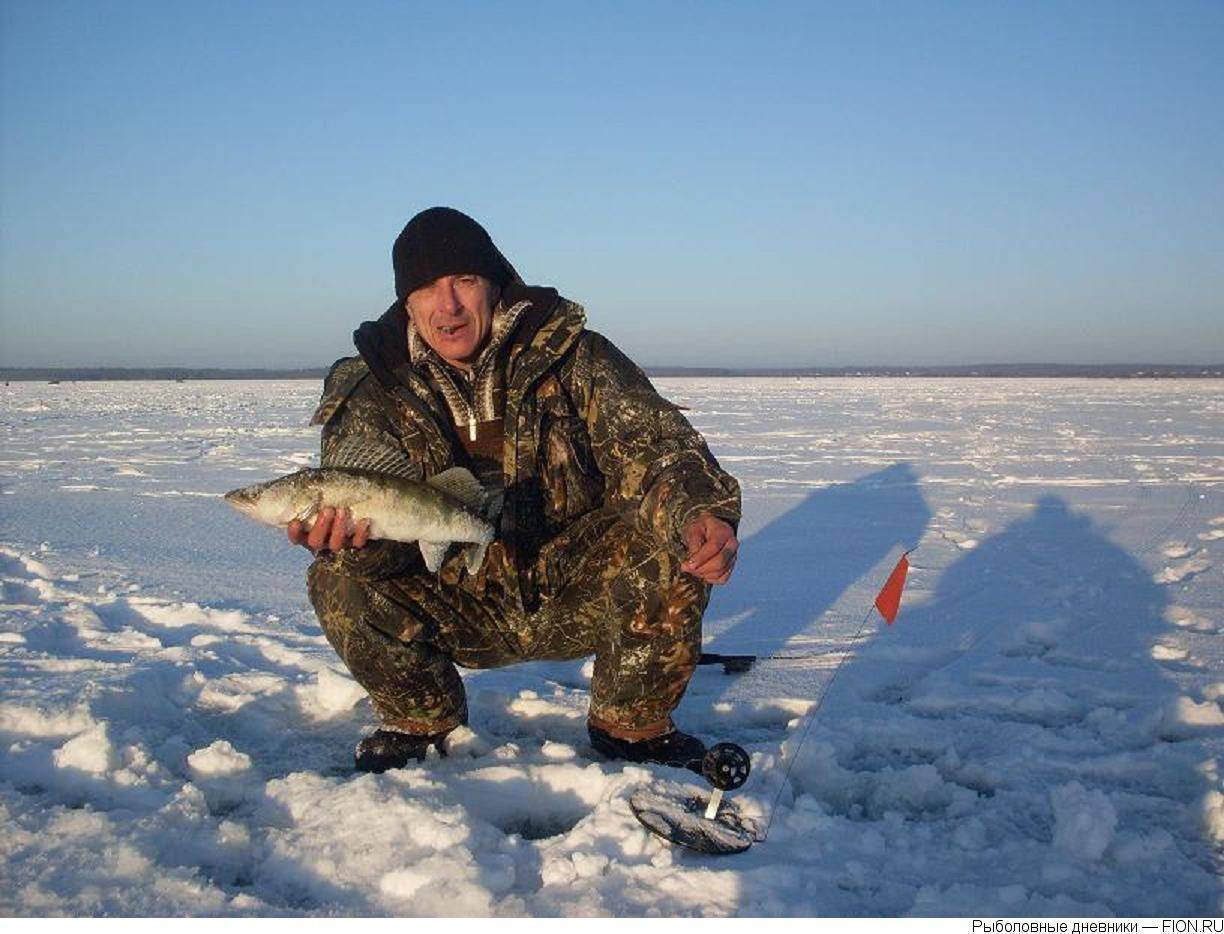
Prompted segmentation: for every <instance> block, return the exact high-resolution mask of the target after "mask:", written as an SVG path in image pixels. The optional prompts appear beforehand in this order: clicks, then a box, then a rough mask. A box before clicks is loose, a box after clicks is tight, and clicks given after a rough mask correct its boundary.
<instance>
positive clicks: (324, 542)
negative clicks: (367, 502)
mask: <svg viewBox="0 0 1224 934" xmlns="http://www.w3.org/2000/svg"><path fill="white" fill-rule="evenodd" d="M369 540H370V520H369V519H362V520H361V521H360V522H358V523H357V524H356V526H354V525H353V523H352V517H351V516H350V515H349V511H348V510H347V509H341V510H335V509H332V508H331V507H330V506H329V507H327V508H326V509H324V510H323V511H321V512H320V513H319V515H318V516H317V517H316V518H315V521H314V523H313V524H312V525H309V526H308V525H306V523H304V522H301V521H300V520H298V519H294V520H293V521H292V522H290V523H289V541H290V542H292V543H293V544H294V545H303V546H305V547H306V548H309V549H310V550H311V551H314V552H318V551H320V550H322V549H324V548H326V549H327V550H328V551H339V550H340V549H341V548H364V547H365V544H366V542H368V541H369Z"/></svg>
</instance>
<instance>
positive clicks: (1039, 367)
mask: <svg viewBox="0 0 1224 934" xmlns="http://www.w3.org/2000/svg"><path fill="white" fill-rule="evenodd" d="M646 372H647V373H648V374H649V375H650V376H663V377H667V376H707V377H709V376H773V377H788V376H790V377H805V376H806V377H832V376H841V377H846V376H926V377H958V376H967V377H972V376H984V377H1062V378H1072V377H1091V378H1104V379H1136V378H1152V377H1156V378H1160V379H1205V378H1216V379H1218V378H1222V377H1224V363H1215V364H1204V365H1198V366H1192V365H1189V364H1176V363H1102V364H1079V363H980V364H972V365H962V366H835V367H828V366H826V367H787V368H767V367H759V368H756V367H754V368H740V367H684V366H655V367H646ZM326 375H327V369H326V368H325V367H304V368H302V369H297V370H233V369H222V368H219V367H216V368H189V367H0V379H3V380H4V381H5V382H9V381H25V382H29V381H46V382H53V381H58V382H65V381H68V382H70V381H74V380H82V381H84V380H176V381H185V380H199V379H313V380H321V379H322V378H323V377H324V376H326Z"/></svg>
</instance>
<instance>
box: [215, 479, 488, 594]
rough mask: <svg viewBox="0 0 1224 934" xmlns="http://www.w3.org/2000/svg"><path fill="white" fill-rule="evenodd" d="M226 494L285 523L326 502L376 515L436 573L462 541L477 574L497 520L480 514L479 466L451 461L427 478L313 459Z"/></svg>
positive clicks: (373, 533) (259, 515) (245, 509)
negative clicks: (325, 464)
mask: <svg viewBox="0 0 1224 934" xmlns="http://www.w3.org/2000/svg"><path fill="white" fill-rule="evenodd" d="M224 498H225V501H226V502H227V503H229V504H230V505H231V506H233V507H234V508H235V509H237V510H238V511H239V512H240V513H242V514H243V515H245V516H249V517H250V518H252V519H254V520H256V521H257V522H262V523H264V524H265V525H272V526H280V527H281V528H284V527H285V526H287V525H289V523H290V522H292V521H294V520H298V521H307V520H309V519H311V518H312V517H313V516H316V515H318V513H319V512H320V511H321V510H323V509H325V508H327V507H331V508H333V509H347V510H348V511H349V514H350V515H351V517H352V521H353V522H354V523H357V522H360V521H361V520H363V519H367V520H369V523H370V537H371V538H379V539H389V540H391V541H397V542H416V543H417V544H418V545H419V546H420V549H421V557H422V558H424V559H425V567H427V568H428V569H429V570H430V571H431V572H434V573H436V572H437V570H438V568H440V567H441V566H442V561H443V559H444V558H445V557H446V552H447V550H448V549H449V548H450V546H451V544H453V543H455V542H460V543H464V544H465V545H466V552H465V562H466V565H467V569H468V571H469V572H470V573H472V574H475V573H476V572H477V571H478V570H479V569H480V565H481V564H482V563H483V562H484V556H485V549H486V548H487V547H488V545H489V543H490V542H492V541H493V537H494V530H493V526H492V525H491V524H490V523H489V522H487V521H485V519H484V518H482V517H481V516H480V514H479V510H480V507H481V505H482V504H483V502H484V499H485V491H484V488H483V487H482V486H481V484H480V481H479V480H477V479H476V477H475V476H473V475H472V472H471V471H469V470H467V469H466V468H463V467H452V468H450V469H449V470H444V471H442V472H441V473H439V474H436V475H434V476H433V477H430V478H429V479H428V480H426V481H425V482H423V483H422V482H419V481H417V480H411V479H408V478H407V477H403V476H396V475H393V474H390V473H377V472H374V471H369V470H355V469H351V468H342V467H307V468H305V469H303V470H299V471H296V472H295V473H291V474H288V475H286V476H284V477H278V478H277V479H275V480H269V481H267V482H266V483H256V484H253V485H251V486H246V487H242V488H241V489H237V490H230V491H229V492H228V493H226V494H225V497H224Z"/></svg>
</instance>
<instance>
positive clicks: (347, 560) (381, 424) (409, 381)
mask: <svg viewBox="0 0 1224 934" xmlns="http://www.w3.org/2000/svg"><path fill="white" fill-rule="evenodd" d="M509 306H515V313H516V321H515V324H514V327H513V332H512V333H510V334H509V335H508V337H507V338H506V339H505V340H504V341H503V343H502V344H501V347H500V350H499V352H498V361H497V365H498V366H500V367H502V368H504V369H503V370H502V372H501V373H500V374H499V376H500V377H501V385H502V386H504V402H503V406H504V419H503V424H502V428H503V431H504V441H503V450H502V465H503V483H504V503H503V507H502V511H501V517H500V525H499V531H498V536H497V540H496V541H494V542H493V543H492V544H491V545H490V547H489V549H488V553H487V557H486V559H485V563H484V565H483V567H482V568H481V570H480V571H479V573H478V574H475V575H470V574H468V573H467V572H466V571H464V570H463V569H462V566H461V565H462V562H461V560H459V559H458V557H457V556H456V555H454V554H452V556H451V557H450V558H449V559H448V560H447V561H446V562H445V564H444V565H443V567H442V570H441V572H440V573H441V577H442V580H443V581H444V582H447V583H453V584H456V585H459V586H463V587H465V588H469V589H471V590H473V591H475V592H478V593H480V595H481V596H489V597H495V598H496V597H499V596H500V597H501V598H502V599H503V600H504V601H506V602H504V603H503V605H505V606H512V607H518V608H519V609H521V610H523V611H525V612H529V611H531V610H533V609H534V608H535V607H536V606H537V605H538V602H539V600H540V599H541V596H545V597H546V596H548V595H549V594H551V593H555V592H557V590H558V589H559V587H560V585H561V584H562V583H564V582H565V581H566V580H567V579H568V576H569V574H570V572H571V571H572V570H573V568H574V567H575V566H576V565H577V563H578V562H579V561H580V560H581V558H582V556H583V554H585V552H586V551H587V550H588V547H587V546H588V545H589V544H590V543H592V542H594V541H595V540H596V539H598V538H599V537H600V536H601V535H602V534H603V533H604V532H605V531H606V530H607V528H608V524H609V523H610V522H612V521H615V520H616V518H621V519H623V520H624V521H627V522H632V523H637V524H639V526H641V527H643V528H646V529H650V530H651V531H653V533H654V534H655V535H656V536H657V537H658V539H659V540H660V541H662V542H669V543H672V544H673V545H674V547H675V549H676V551H677V553H681V554H682V553H683V552H684V547H683V543H682V541H681V537H680V536H681V533H682V531H683V529H684V528H685V527H686V526H687V525H688V523H689V522H690V521H691V520H692V519H693V518H694V517H695V516H696V515H697V514H698V513H700V512H703V511H708V512H710V513H713V514H714V515H716V516H718V517H719V518H722V519H725V520H726V521H728V522H730V523H731V524H732V525H736V524H738V522H739V517H740V493H739V485H738V484H737V483H736V481H735V479H734V478H732V477H731V476H730V475H729V474H727V473H726V472H724V471H723V470H722V469H721V468H720V467H719V465H718V462H717V461H716V460H715V459H714V457H713V455H711V454H710V451H709V449H708V448H707V446H706V444H705V441H704V440H703V439H702V437H701V435H700V434H699V433H698V432H697V431H696V430H695V429H694V428H693V427H692V426H691V425H690V424H689V423H688V421H687V419H685V417H684V416H683V415H682V414H681V413H680V411H679V410H678V409H677V407H676V406H675V405H673V404H672V403H670V402H668V401H667V400H665V399H663V398H662V397H661V396H660V395H659V394H658V393H657V392H656V391H655V390H654V387H653V386H651V384H650V381H649V380H648V379H647V378H646V376H645V374H644V373H642V371H641V370H640V369H639V368H638V367H637V366H635V365H634V364H633V362H632V361H630V360H629V358H627V357H626V356H625V355H624V354H622V353H621V352H620V351H619V350H617V348H616V347H615V346H613V344H612V343H611V342H610V341H609V340H607V339H606V338H605V337H603V336H601V335H600V334H597V333H595V332H594V331H589V330H587V329H586V327H585V324H586V315H585V313H584V312H583V310H582V308H581V306H579V305H577V304H575V303H573V302H570V301H568V300H566V299H564V298H561V297H560V296H558V295H557V293H556V291H554V290H552V289H545V288H537V287H527V286H522V285H519V284H515V285H512V286H508V287H507V289H506V294H505V295H503V300H502V303H501V305H500V306H499V308H502V309H504V308H506V307H509ZM407 323H408V322H407V314H406V312H405V311H404V309H403V307H402V306H401V305H399V304H398V303H397V304H396V305H394V306H392V307H391V308H390V309H388V310H387V312H386V313H385V314H384V315H383V316H382V317H381V318H380V319H378V320H377V321H371V322H366V323H365V324H363V325H362V326H361V327H360V328H359V329H358V330H357V331H356V332H355V333H354V343H355V344H356V346H357V349H358V351H359V355H358V356H356V357H346V358H343V359H341V360H339V361H337V362H336V363H335V365H334V366H333V367H332V369H331V371H330V373H329V374H328V376H327V378H326V380H325V382H324V387H323V398H322V401H321V403H320V405H319V407H318V409H317V410H316V412H315V415H314V418H313V420H312V423H313V424H320V425H322V426H323V435H322V448H323V464H324V465H325V466H330V465H336V461H335V458H334V455H335V452H337V451H338V450H340V449H342V448H344V447H345V446H346V445H351V444H353V443H354V442H357V443H366V442H369V443H370V444H372V445H376V446H381V447H384V448H394V449H396V450H398V451H402V452H403V453H404V454H405V455H406V456H407V458H408V459H409V460H410V461H411V463H412V465H413V472H414V473H417V474H418V475H419V478H421V479H424V478H427V477H430V476H432V475H434V474H436V473H439V472H441V471H442V470H445V469H447V468H448V467H451V466H454V465H455V464H464V459H465V457H466V451H465V449H464V447H463V445H462V443H461V442H460V440H459V438H458V437H457V435H456V429H455V426H454V424H453V419H452V418H451V417H449V412H448V409H447V406H446V402H445V400H444V399H442V398H441V394H440V393H439V392H438V391H437V390H436V387H435V386H433V385H431V382H430V380H429V379H428V378H427V374H426V373H425V372H423V368H422V367H420V366H417V365H414V364H413V363H412V358H411V355H410V353H409V348H408V336H407V335H408V328H407ZM333 560H335V561H336V562H337V563H340V564H343V565H344V570H345V572H346V573H349V574H354V575H357V576H361V577H367V578H371V579H375V578H386V577H391V576H395V575H397V574H402V573H405V572H406V571H407V570H408V569H409V567H410V566H411V565H413V564H414V563H415V562H416V561H417V560H418V559H417V549H416V548H415V547H402V546H399V545H398V543H394V542H371V543H370V544H369V545H367V546H366V547H365V548H364V549H360V550H354V549H348V550H346V551H345V552H344V554H343V555H341V556H337V557H335V558H334V559H333ZM494 589H496V590H500V591H502V592H501V594H494V593H489V591H490V590H494Z"/></svg>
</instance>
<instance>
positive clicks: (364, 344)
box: [353, 283, 586, 389]
mask: <svg viewBox="0 0 1224 934" xmlns="http://www.w3.org/2000/svg"><path fill="white" fill-rule="evenodd" d="M499 310H504V313H503V315H502V332H501V335H500V340H501V345H502V346H504V347H506V348H507V353H508V355H509V359H510V361H511V363H510V367H511V379H510V382H511V383H512V384H513V385H516V386H525V384H526V383H529V382H532V381H534V379H535V378H537V377H538V376H539V375H541V374H543V372H544V371H546V370H547V369H548V367H549V366H551V365H552V363H553V362H554V361H555V360H556V359H557V358H559V357H560V356H561V355H562V354H563V353H565V351H566V350H568V349H569V347H570V345H571V344H572V343H573V342H574V341H575V340H576V339H577V337H578V335H579V334H580V333H581V332H582V329H583V328H584V327H585V326H586V313H585V312H584V311H583V309H582V306H580V305H578V304H576V303H574V302H571V301H568V300H567V299H564V298H561V296H559V295H558V294H557V290H556V289H551V288H545V287H542V286H525V285H522V284H520V283H511V284H510V285H508V286H506V289H505V291H504V292H503V294H502V302H501V303H500V305H499ZM511 313H513V314H511ZM497 324H498V321H497V318H496V316H495V319H494V331H495V332H496V331H497ZM414 340H415V342H416V343H417V344H418V345H419V346H418V347H417V348H416V349H415V350H414V348H413V347H412V343H413V341H414ZM353 344H354V345H355V346H356V348H357V352H358V353H359V354H361V357H362V359H363V360H364V361H365V363H366V365H367V366H368V367H369V368H370V372H371V373H373V374H374V377H375V378H376V379H377V380H378V381H379V383H381V384H382V385H383V386H384V387H386V388H388V389H390V388H392V387H394V386H397V385H402V384H403V382H404V380H403V371H404V369H405V368H406V369H408V370H413V371H415V370H417V364H418V362H420V361H422V360H423V355H424V354H425V353H430V354H433V351H432V350H431V349H430V348H428V347H427V346H425V342H424V341H423V340H421V339H420V337H419V336H418V335H416V333H415V330H413V331H412V333H411V335H410V328H409V319H408V312H407V311H405V309H404V306H403V304H402V303H401V302H398V301H397V302H395V304H393V305H392V306H391V307H390V308H388V309H387V310H386V311H385V312H384V313H383V314H382V316H381V317H379V318H378V319H377V320H375V321H366V322H365V323H363V324H362V325H361V326H360V327H359V328H357V330H356V331H354V332H353ZM422 348H423V349H422ZM488 349H493V348H492V343H491V345H490V348H487V350H488ZM495 352H496V351H495ZM434 356H436V354H434ZM414 358H415V359H414ZM439 359H440V358H439ZM418 375H419V374H418Z"/></svg>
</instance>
